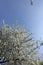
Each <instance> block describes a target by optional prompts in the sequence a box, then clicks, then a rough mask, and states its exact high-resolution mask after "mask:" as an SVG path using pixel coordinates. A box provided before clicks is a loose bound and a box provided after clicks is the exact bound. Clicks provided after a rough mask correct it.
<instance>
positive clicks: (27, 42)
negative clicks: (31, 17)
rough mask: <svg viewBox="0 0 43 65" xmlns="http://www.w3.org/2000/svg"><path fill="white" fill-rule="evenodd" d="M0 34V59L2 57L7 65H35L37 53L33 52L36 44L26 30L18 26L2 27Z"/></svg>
mask: <svg viewBox="0 0 43 65" xmlns="http://www.w3.org/2000/svg"><path fill="white" fill-rule="evenodd" d="M0 33H1V35H0V57H3V56H4V57H5V58H6V59H8V60H9V63H11V62H14V65H29V64H30V65H31V63H32V64H33V65H36V63H37V62H35V61H36V60H37V59H36V58H35V57H36V56H37V53H38V52H36V51H35V52H34V50H35V49H36V48H37V45H38V43H36V41H35V40H33V38H32V36H31V34H30V32H28V30H26V29H24V28H23V27H20V26H18V27H10V26H8V25H3V27H2V28H1V32H0ZM33 52H34V53H33ZM33 57H34V58H33ZM8 65H10V64H8Z"/></svg>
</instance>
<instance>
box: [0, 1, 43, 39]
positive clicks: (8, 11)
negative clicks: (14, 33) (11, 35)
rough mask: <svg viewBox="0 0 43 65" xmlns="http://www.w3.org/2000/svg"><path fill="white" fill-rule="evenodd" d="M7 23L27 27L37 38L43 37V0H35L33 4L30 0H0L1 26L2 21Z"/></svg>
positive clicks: (0, 24)
mask: <svg viewBox="0 0 43 65" xmlns="http://www.w3.org/2000/svg"><path fill="white" fill-rule="evenodd" d="M3 19H4V21H5V23H6V24H9V25H12V24H15V25H16V21H17V22H18V24H20V25H24V26H25V27H27V28H28V29H29V30H30V32H32V33H33V34H34V37H35V38H36V39H40V37H41V38H42V39H43V0H34V1H33V6H31V5H30V2H29V0H0V27H1V26H2V21H3Z"/></svg>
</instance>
